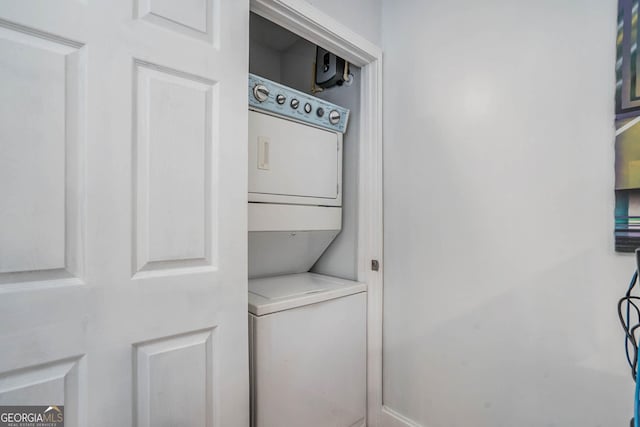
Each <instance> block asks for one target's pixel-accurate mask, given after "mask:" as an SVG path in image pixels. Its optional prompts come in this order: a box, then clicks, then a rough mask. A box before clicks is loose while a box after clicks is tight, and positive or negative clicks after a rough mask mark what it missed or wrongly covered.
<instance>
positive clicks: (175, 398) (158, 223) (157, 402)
mask: <svg viewBox="0 0 640 427" xmlns="http://www.w3.org/2000/svg"><path fill="white" fill-rule="evenodd" d="M248 19H249V4H248V0H56V1H51V0H33V1H8V0H0V97H1V99H2V102H0V405H64V411H65V418H66V420H65V421H66V423H65V426H66V427H75V426H83V427H84V426H88V427H101V426H104V427H107V426H109V427H113V426H118V427H120V426H140V427H151V426H153V427H163V426H167V427H169V426H175V427H182V426H184V427H200V426H202V427H211V426H219V427H233V426H248V420H249V414H248V407H249V405H248V389H249V386H248V378H247V372H248V369H247V366H248V356H247V314H246V309H247V304H246V295H247V290H246V280H247V279H246V277H247V270H246V235H247V230H246V197H247V196H246V188H247V187H246V186H247V178H246V176H247V166H246V156H247V148H246V138H247V105H246V102H247V101H246V79H247V68H248V64H247V58H248V52H247V49H248V41H247V40H248Z"/></svg>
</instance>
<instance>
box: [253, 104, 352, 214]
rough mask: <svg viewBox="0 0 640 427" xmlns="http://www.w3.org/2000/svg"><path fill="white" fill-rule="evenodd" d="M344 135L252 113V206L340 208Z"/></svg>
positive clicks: (263, 114)
mask: <svg viewBox="0 0 640 427" xmlns="http://www.w3.org/2000/svg"><path fill="white" fill-rule="evenodd" d="M341 179H342V135H341V134H338V133H335V132H330V131H326V130H322V129H318V128H315V127H312V126H308V125H304V124H300V123H296V122H293V121H290V120H286V119H282V118H279V117H275V116H271V115H268V114H265V113H260V112H256V111H249V201H254V202H269V203H295V204H308V205H326V206H339V205H340V204H341V203H342V197H341V191H340V187H341Z"/></svg>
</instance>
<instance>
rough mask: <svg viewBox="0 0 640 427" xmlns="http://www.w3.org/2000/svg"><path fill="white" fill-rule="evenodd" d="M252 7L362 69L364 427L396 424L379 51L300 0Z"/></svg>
mask: <svg viewBox="0 0 640 427" xmlns="http://www.w3.org/2000/svg"><path fill="white" fill-rule="evenodd" d="M250 8H251V11H252V12H254V13H256V14H258V15H260V16H262V17H263V18H266V19H268V20H269V21H271V22H274V23H275V24H278V25H280V26H281V27H283V28H286V29H287V30H289V31H291V32H293V33H295V34H297V35H299V36H300V37H303V38H305V39H307V40H308V41H310V42H312V43H314V44H316V45H320V46H322V47H323V48H325V49H328V50H330V51H331V52H333V53H335V54H336V55H338V56H340V57H342V58H344V59H345V60H346V61H348V62H349V63H351V64H353V65H355V66H357V67H360V68H361V70H362V83H361V85H362V86H361V91H360V93H361V94H360V97H361V98H360V105H361V114H360V122H359V123H356V125H357V126H359V127H360V141H359V144H360V145H359V158H358V162H359V172H358V242H357V245H358V257H357V260H358V266H357V271H358V277H357V279H358V281H360V282H364V283H366V284H367V286H368V288H367V425H368V426H383V425H389V422H394V423H395V421H396V420H395V419H394V418H395V417H394V416H393V414H392V413H391V412H390V411H388V410H387V409H386V408H385V407H384V403H383V400H382V313H383V311H382V297H383V277H384V262H383V221H382V203H383V194H382V189H383V186H382V185H383V184H382V49H381V48H380V47H379V46H376V45H375V44H373V43H371V42H369V41H368V40H366V39H365V38H364V37H362V36H361V35H359V34H357V33H355V32H354V31H352V30H351V29H350V28H348V27H346V26H344V25H343V24H341V23H340V22H338V21H336V20H335V19H334V18H332V17H331V16H329V15H327V14H325V13H324V12H322V11H320V10H318V9H317V8H316V7H314V6H312V5H311V4H309V3H307V2H306V1H304V0H251V5H250ZM351 126H353V124H351ZM376 262H377V263H376ZM374 264H377V268H375V269H374Z"/></svg>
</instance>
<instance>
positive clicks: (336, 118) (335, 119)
mask: <svg viewBox="0 0 640 427" xmlns="http://www.w3.org/2000/svg"><path fill="white" fill-rule="evenodd" d="M339 122H340V113H339V112H338V111H337V110H331V112H329V123H331V124H332V125H337V124H338V123H339Z"/></svg>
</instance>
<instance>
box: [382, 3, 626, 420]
mask: <svg viewBox="0 0 640 427" xmlns="http://www.w3.org/2000/svg"><path fill="white" fill-rule="evenodd" d="M382 16H383V48H384V52H385V66H384V73H385V74H384V96H385V98H384V156H385V159H384V166H385V171H384V173H385V178H384V183H385V188H384V189H385V208H384V215H385V235H384V237H385V258H384V260H385V295H384V297H385V300H384V401H385V404H386V405H388V406H389V407H391V408H392V409H394V410H396V411H398V412H400V413H401V414H403V415H405V416H407V417H409V418H411V419H414V420H415V421H416V422H418V423H420V424H421V425H423V426H428V427H468V426H474V427H498V426H500V427H512V426H519V427H526V426H530V427H542V426H556V427H577V426H602V427H608V426H627V425H628V423H629V418H630V417H631V415H632V402H633V397H632V396H633V394H632V393H633V382H632V380H631V378H630V376H629V374H628V369H627V366H626V361H625V358H624V353H623V346H622V341H623V335H622V332H621V329H620V327H619V325H618V323H617V319H616V314H615V313H616V311H615V310H616V301H617V298H618V297H619V296H621V295H622V294H623V293H624V291H625V289H626V286H627V282H628V279H629V277H630V274H631V272H632V270H633V268H634V261H633V258H632V257H630V256H621V255H616V254H615V253H614V251H613V234H612V230H613V225H614V224H613V209H614V207H613V196H614V194H613V178H614V171H613V165H614V162H613V161H614V157H613V138H614V129H613V113H614V89H615V87H614V85H615V82H614V62H615V37H616V1H615V0H583V1H575V0H560V1H559V0H538V1H525V0H517V1H514V0H487V1H477V0H460V1H457V2H452V1H450V0H429V1H420V0H412V1H410V0H406V1H402V2H398V1H391V0H385V1H384V6H383V13H382Z"/></svg>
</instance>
